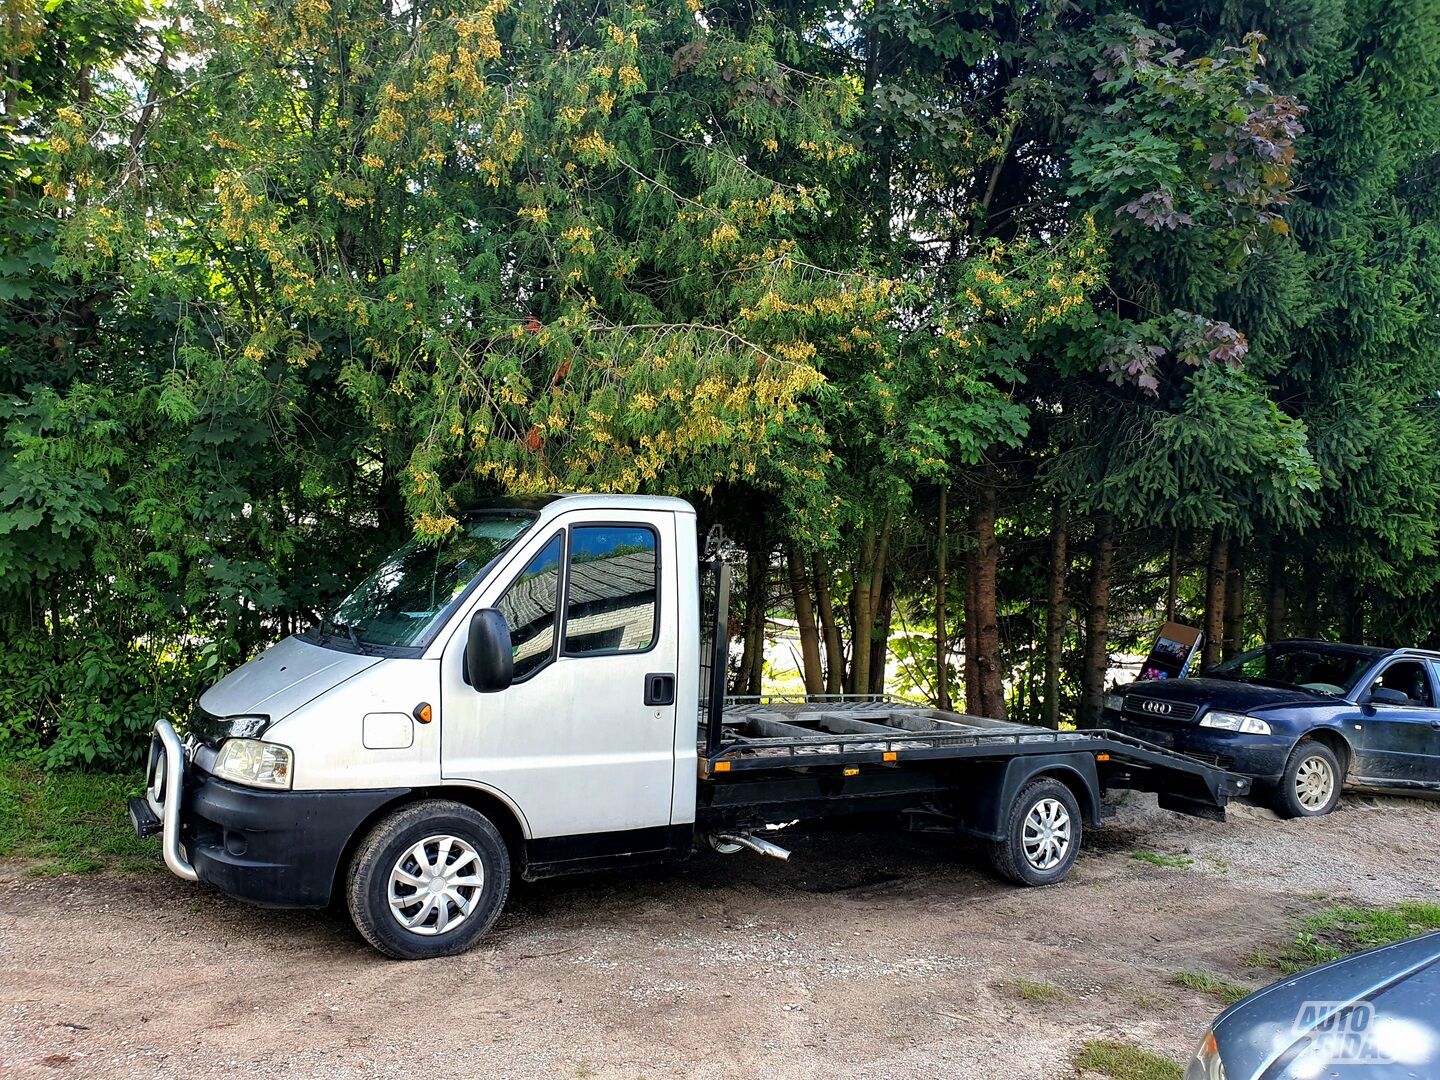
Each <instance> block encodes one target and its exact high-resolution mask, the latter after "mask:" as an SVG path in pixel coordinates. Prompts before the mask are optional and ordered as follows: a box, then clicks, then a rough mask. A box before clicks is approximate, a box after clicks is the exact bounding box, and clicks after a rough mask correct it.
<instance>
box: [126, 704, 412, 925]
mask: <svg viewBox="0 0 1440 1080" xmlns="http://www.w3.org/2000/svg"><path fill="white" fill-rule="evenodd" d="M161 725H163V726H164V727H165V728H167V729H170V730H169V731H168V732H162V731H161V730H160V726H161ZM171 739H173V740H174V741H173V744H172V742H171ZM156 743H157V744H158V748H159V758H160V761H159V765H158V768H159V769H160V770H163V773H162V774H163V775H164V776H165V777H166V781H165V783H164V785H163V787H162V790H161V791H159V792H158V796H157V792H156V784H155V783H154V781H153V774H154V773H155V772H156V768H157V767H156V765H155V764H154V763H155V760H156V753H157V751H156V748H155V747H152V757H151V760H152V768H151V771H152V779H150V780H149V781H147V787H148V790H147V798H146V800H145V803H144V809H142V808H141V807H140V806H134V805H132V807H131V819H132V821H133V823H134V825H135V831H136V834H137V835H140V836H144V835H147V834H153V832H154V831H155V826H154V821H153V819H152V818H150V816H149V815H147V814H146V813H145V812H144V811H145V809H148V810H150V811H152V812H153V814H154V817H156V818H158V819H159V822H160V829H159V831H160V832H161V834H162V843H163V844H164V845H165V863H166V865H167V866H169V867H170V869H171V870H172V871H173V872H174V873H175V874H176V875H177V876H179V877H182V878H185V879H186V880H190V881H195V880H199V881H203V882H205V883H206V884H207V885H213V886H215V887H216V888H217V889H219V890H220V891H221V892H223V893H226V894H227V895H229V896H233V897H235V898H237V899H239V900H247V901H249V902H251V903H255V904H263V905H265V906H268V907H324V906H325V905H327V904H328V903H329V902H330V894H331V888H332V886H333V885H334V882H335V874H336V870H337V869H338V868H339V865H340V858H341V856H342V855H343V854H344V852H345V849H346V846H347V845H348V844H349V843H350V839H351V838H352V837H353V836H354V835H355V833H356V830H357V829H359V828H360V826H361V825H362V824H363V823H364V822H365V820H366V819H367V818H369V817H370V815H371V814H373V813H374V812H375V811H376V810H378V809H380V808H381V807H382V806H384V805H386V804H387V803H389V802H392V801H394V800H395V799H397V798H400V797H401V796H403V795H405V794H407V792H408V790H409V789H407V788H381V789H376V790H373V791H263V790H260V789H257V788H248V787H245V786H244V785H242V784H233V783H231V782H229V781H228V780H220V779H218V778H216V777H214V776H212V775H210V774H209V773H207V772H205V771H204V770H203V769H200V768H199V767H197V766H196V765H195V764H194V762H193V761H191V760H189V755H187V754H186V752H185V749H184V747H182V746H181V744H180V741H179V739H178V738H176V737H175V735H174V729H173V728H170V725H169V724H168V723H165V721H161V724H160V725H156ZM172 745H173V747H174V749H173V751H172V749H171V747H172ZM177 758H178V768H177V766H176V765H175V764H172V762H174V761H176V760H177ZM172 775H174V780H173V781H172V780H171V779H170V778H171V776H172ZM174 791H180V792H181V793H182V794H181V798H180V799H179V800H178V805H177V801H176V800H172V799H171V797H170V793H171V792H174ZM136 801H137V802H139V800H136ZM172 835H173V841H172ZM177 867H178V868H177ZM186 871H188V873H187V872H186Z"/></svg>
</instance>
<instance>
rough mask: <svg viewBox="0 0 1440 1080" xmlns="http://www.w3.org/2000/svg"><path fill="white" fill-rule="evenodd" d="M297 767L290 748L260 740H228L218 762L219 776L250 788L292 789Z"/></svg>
mask: <svg viewBox="0 0 1440 1080" xmlns="http://www.w3.org/2000/svg"><path fill="white" fill-rule="evenodd" d="M293 764H294V757H293V756H292V755H291V753H290V748H289V747H288V746H281V745H279V744H278V743H271V742H262V741H261V740H260V739H226V740H225V741H224V742H223V743H222V744H221V745H220V753H219V754H218V755H217V756H216V758H215V775H216V776H218V777H220V778H221V779H224V780H233V781H235V783H237V784H245V785H247V786H248V787H259V788H286V789H288V788H289V787H290V774H291V772H292V771H293V770H292V768H291V767H292V766H293Z"/></svg>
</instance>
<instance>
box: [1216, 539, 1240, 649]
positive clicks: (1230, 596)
mask: <svg viewBox="0 0 1440 1080" xmlns="http://www.w3.org/2000/svg"><path fill="white" fill-rule="evenodd" d="M1226 558H1227V560H1228V565H1227V568H1226V572H1225V626H1224V631H1223V633H1224V641H1223V642H1222V648H1221V655H1222V657H1223V658H1224V659H1226V660H1229V659H1230V658H1231V657H1232V656H1234V655H1236V654H1237V653H1239V652H1241V651H1243V650H1244V648H1245V569H1244V564H1243V562H1242V561H1241V552H1240V542H1239V541H1238V540H1232V541H1231V542H1230V553H1229V554H1228V555H1227V556H1226Z"/></svg>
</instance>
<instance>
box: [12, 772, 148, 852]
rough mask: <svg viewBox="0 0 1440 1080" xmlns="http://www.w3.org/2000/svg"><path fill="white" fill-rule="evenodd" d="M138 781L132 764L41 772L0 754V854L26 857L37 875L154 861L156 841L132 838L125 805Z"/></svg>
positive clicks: (136, 791)
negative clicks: (113, 769)
mask: <svg viewBox="0 0 1440 1080" xmlns="http://www.w3.org/2000/svg"><path fill="white" fill-rule="evenodd" d="M139 789H140V775H139V772H138V771H137V772H134V773H119V774H117V773H100V772H79V771H71V770H67V771H63V772H55V773H47V772H45V771H44V770H43V769H39V768H36V767H35V766H33V765H26V764H22V763H20V762H16V761H8V760H0V858H12V859H27V860H33V862H34V865H33V866H31V867H30V868H29V873H32V874H39V875H47V874H90V873H95V872H96V871H100V870H141V869H144V870H152V869H155V868H157V867H159V865H160V848H159V845H158V844H156V843H155V842H154V841H153V840H137V839H136V838H135V833H134V831H133V830H132V829H131V828H130V819H129V817H128V816H127V815H126V812H125V798H126V796H128V795H134V794H138V793H139Z"/></svg>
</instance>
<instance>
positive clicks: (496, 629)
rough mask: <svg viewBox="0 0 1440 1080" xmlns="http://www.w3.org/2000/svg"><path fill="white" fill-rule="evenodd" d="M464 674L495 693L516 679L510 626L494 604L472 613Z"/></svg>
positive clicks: (483, 689) (475, 684)
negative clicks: (491, 606) (493, 606)
mask: <svg viewBox="0 0 1440 1080" xmlns="http://www.w3.org/2000/svg"><path fill="white" fill-rule="evenodd" d="M465 677H466V680H467V681H468V682H469V683H470V685H471V686H473V687H474V688H475V689H476V690H478V691H479V692H480V693H482V694H494V693H498V692H499V691H501V690H504V689H506V688H508V687H509V685H510V684H511V683H512V682H514V681H515V659H514V650H513V648H512V646H511V644H510V627H509V626H508V625H506V623H505V616H504V615H502V614H501V613H500V612H499V611H497V610H496V609H495V608H481V609H480V610H479V611H477V612H475V614H473V615H471V616H470V630H469V635H468V637H467V638H466V639H465Z"/></svg>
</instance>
